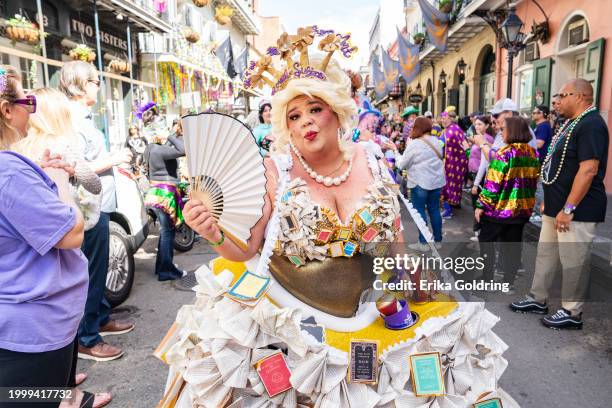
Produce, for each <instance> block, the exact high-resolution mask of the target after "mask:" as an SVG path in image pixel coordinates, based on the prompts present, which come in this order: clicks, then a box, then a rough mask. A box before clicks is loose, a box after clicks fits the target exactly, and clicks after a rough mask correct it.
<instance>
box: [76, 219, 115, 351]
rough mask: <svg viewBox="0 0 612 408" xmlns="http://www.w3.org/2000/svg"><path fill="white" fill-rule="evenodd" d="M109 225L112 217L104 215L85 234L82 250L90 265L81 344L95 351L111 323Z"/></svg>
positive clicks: (79, 332)
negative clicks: (106, 295) (104, 328)
mask: <svg viewBox="0 0 612 408" xmlns="http://www.w3.org/2000/svg"><path fill="white" fill-rule="evenodd" d="M109 221H110V215H109V214H108V213H105V212H101V213H100V219H99V220H98V223H97V224H96V225H95V226H94V227H93V228H92V229H90V230H89V231H85V239H84V240H83V245H82V247H81V250H82V251H83V254H84V255H85V257H86V258H87V260H88V261H89V287H88V289H87V301H86V302H85V314H84V315H83V319H82V320H81V324H80V325H79V331H78V338H79V343H80V344H81V345H82V346H84V347H93V346H95V345H96V344H98V343H99V342H101V341H102V337H100V326H104V325H105V324H106V323H108V319H109V318H108V316H109V314H110V311H111V307H110V304H109V303H108V301H107V300H106V299H104V291H105V290H106V273H107V272H108V252H109V248H108V246H109V241H110V231H109V226H108V225H109Z"/></svg>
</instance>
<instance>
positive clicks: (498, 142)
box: [483, 98, 537, 160]
mask: <svg viewBox="0 0 612 408" xmlns="http://www.w3.org/2000/svg"><path fill="white" fill-rule="evenodd" d="M489 112H490V113H491V116H492V117H493V119H495V120H496V122H497V130H498V132H497V135H496V136H495V141H494V142H493V145H488V144H485V146H484V150H483V151H484V152H485V154H486V156H487V158H488V159H489V160H491V158H492V157H493V156H494V155H495V154H496V152H497V151H498V150H499V149H501V148H502V147H504V146H505V145H506V144H505V142H504V139H503V136H502V134H503V131H504V126H505V123H506V118H509V117H512V116H520V115H519V109H518V106H517V104H516V103H514V101H513V100H512V99H510V98H503V99H500V100H498V101H497V102H495V105H493V108H491V110H490V111H489ZM529 131H530V133H531V140H530V141H529V143H528V144H529V146H531V147H533V148H534V149H536V150H537V143H536V136H535V133H534V132H533V130H531V128H529Z"/></svg>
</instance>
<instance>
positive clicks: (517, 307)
mask: <svg viewBox="0 0 612 408" xmlns="http://www.w3.org/2000/svg"><path fill="white" fill-rule="evenodd" d="M510 309H511V310H513V311H514V312H517V313H537V314H547V313H548V306H546V303H540V302H536V300H535V299H534V298H532V297H531V296H526V297H525V299H521V300H518V301H516V302H512V303H510Z"/></svg>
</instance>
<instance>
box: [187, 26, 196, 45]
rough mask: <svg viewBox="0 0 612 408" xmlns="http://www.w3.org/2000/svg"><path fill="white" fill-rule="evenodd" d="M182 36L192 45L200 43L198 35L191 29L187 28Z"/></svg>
mask: <svg viewBox="0 0 612 408" xmlns="http://www.w3.org/2000/svg"><path fill="white" fill-rule="evenodd" d="M184 36H185V39H186V40H187V41H189V42H190V43H192V44H195V43H197V42H198V41H200V34H199V33H198V32H197V31H195V30H193V29H191V28H187V29H186V30H185V33H184Z"/></svg>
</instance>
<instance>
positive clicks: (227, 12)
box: [215, 6, 234, 25]
mask: <svg viewBox="0 0 612 408" xmlns="http://www.w3.org/2000/svg"><path fill="white" fill-rule="evenodd" d="M233 15H234V10H233V9H232V8H231V7H229V6H219V7H217V8H216V9H215V19H216V20H217V23H219V24H221V25H227V24H230V23H231V22H232V16H233Z"/></svg>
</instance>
